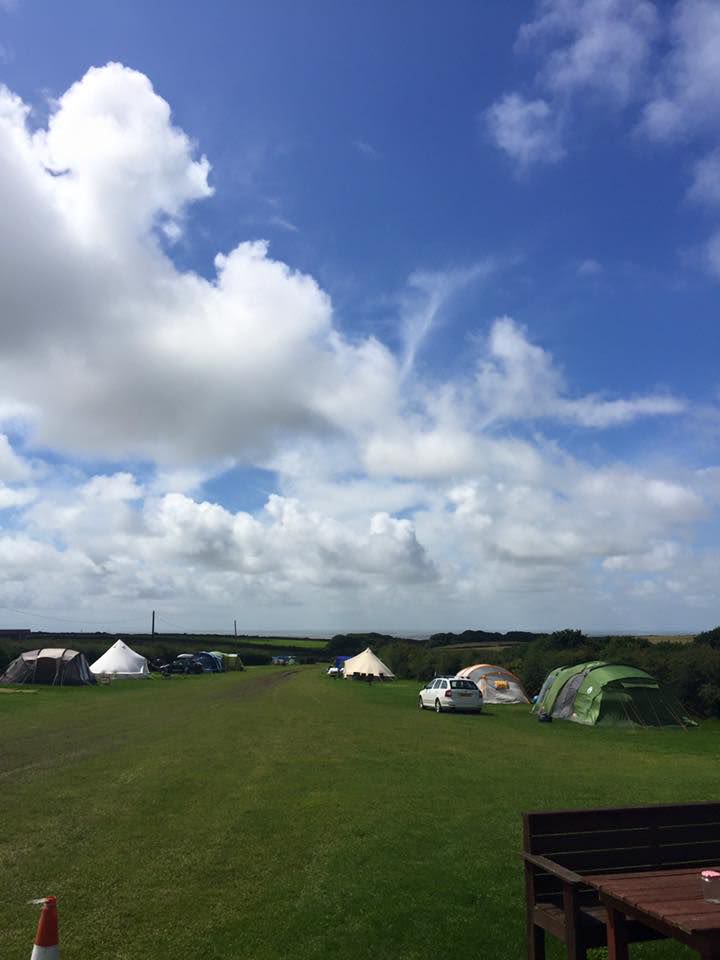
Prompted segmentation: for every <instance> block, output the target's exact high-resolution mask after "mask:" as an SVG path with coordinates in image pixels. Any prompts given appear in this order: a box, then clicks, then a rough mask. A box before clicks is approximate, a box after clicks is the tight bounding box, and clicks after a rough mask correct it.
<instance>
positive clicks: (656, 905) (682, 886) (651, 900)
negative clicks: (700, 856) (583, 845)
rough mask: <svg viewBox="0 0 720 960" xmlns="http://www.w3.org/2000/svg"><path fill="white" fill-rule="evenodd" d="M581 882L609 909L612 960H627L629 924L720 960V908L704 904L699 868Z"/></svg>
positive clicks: (607, 876)
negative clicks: (633, 922)
mask: <svg viewBox="0 0 720 960" xmlns="http://www.w3.org/2000/svg"><path fill="white" fill-rule="evenodd" d="M583 880H584V882H585V883H587V884H588V886H590V887H594V888H595V889H596V890H597V892H598V894H599V897H600V901H601V903H603V905H604V906H605V907H606V909H607V942H608V960H628V939H627V936H626V930H625V927H626V922H627V921H628V920H637V921H639V922H640V923H642V924H644V925H645V926H648V927H651V928H652V929H653V930H656V931H657V932H658V933H659V934H660V935H661V936H665V937H670V938H672V939H674V940H679V941H680V942H681V943H684V944H686V945H687V946H688V947H691V948H692V949H693V950H697V952H698V953H699V954H700V956H701V957H702V958H703V960H720V904H718V903H708V902H707V901H705V900H704V899H703V891H702V881H701V880H700V870H699V869H698V868H697V867H694V868H692V869H675V870H652V871H647V872H642V873H604V874H595V875H594V876H585V877H583Z"/></svg>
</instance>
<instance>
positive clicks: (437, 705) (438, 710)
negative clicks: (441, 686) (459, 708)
mask: <svg viewBox="0 0 720 960" xmlns="http://www.w3.org/2000/svg"><path fill="white" fill-rule="evenodd" d="M435 713H442V707H441V706H440V701H439V700H436V701H435Z"/></svg>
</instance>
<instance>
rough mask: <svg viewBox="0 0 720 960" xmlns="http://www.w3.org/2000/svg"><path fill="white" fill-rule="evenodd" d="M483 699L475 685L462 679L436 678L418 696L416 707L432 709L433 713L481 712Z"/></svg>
mask: <svg viewBox="0 0 720 960" xmlns="http://www.w3.org/2000/svg"><path fill="white" fill-rule="evenodd" d="M482 706H483V697H482V694H481V693H480V690H479V689H478V687H477V684H475V683H473V681H472V680H465V679H463V678H462V677H436V678H435V679H434V680H430V682H429V683H427V684H426V685H425V686H424V687H423V688H422V690H421V691H420V693H419V694H418V707H419V708H420V710H424V709H425V707H432V708H433V709H434V710H435V713H442V712H443V710H475V711H478V712H479V711H480V710H482Z"/></svg>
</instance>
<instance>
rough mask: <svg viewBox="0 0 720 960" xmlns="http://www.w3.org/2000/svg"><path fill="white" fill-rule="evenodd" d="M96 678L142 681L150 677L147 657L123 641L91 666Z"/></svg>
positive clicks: (117, 643) (114, 645) (113, 646)
mask: <svg viewBox="0 0 720 960" xmlns="http://www.w3.org/2000/svg"><path fill="white" fill-rule="evenodd" d="M90 670H91V672H92V673H94V674H95V676H96V677H97V676H103V677H112V678H113V679H114V680H142V679H143V678H146V677H149V676H150V671H149V670H148V662H147V660H146V659H145V657H143V656H141V654H139V653H135V651H134V650H131V649H130V647H129V646H128V645H127V644H126V643H124V642H123V641H122V640H118V641H117V642H116V643H114V644H113V645H112V646H111V647H110V649H109V650H106V651H105V653H104V654H103V655H102V656H101V657H100V659H99V660H96V661H95V663H93V664H92V665H91V666H90Z"/></svg>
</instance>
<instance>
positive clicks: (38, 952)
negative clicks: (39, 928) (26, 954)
mask: <svg viewBox="0 0 720 960" xmlns="http://www.w3.org/2000/svg"><path fill="white" fill-rule="evenodd" d="M30 960H60V947H59V946H58V944H57V943H56V944H55V946H54V947H39V946H38V945H37V944H35V946H34V947H33V952H32V956H31V957H30Z"/></svg>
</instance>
